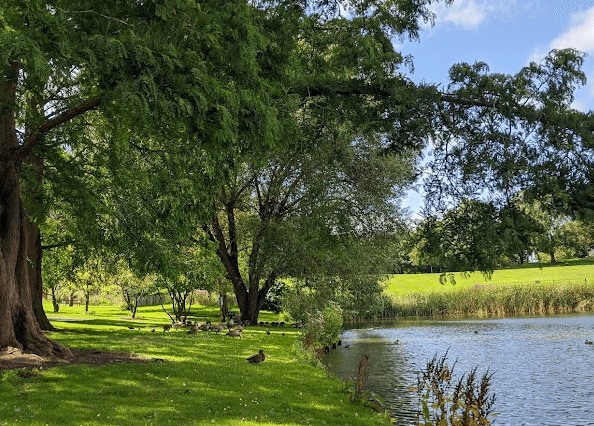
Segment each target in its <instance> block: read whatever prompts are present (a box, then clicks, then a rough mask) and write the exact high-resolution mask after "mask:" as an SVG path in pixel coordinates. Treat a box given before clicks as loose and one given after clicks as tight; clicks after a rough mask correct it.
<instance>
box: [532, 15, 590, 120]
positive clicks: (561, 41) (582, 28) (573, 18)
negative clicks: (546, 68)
mask: <svg viewBox="0 0 594 426" xmlns="http://www.w3.org/2000/svg"><path fill="white" fill-rule="evenodd" d="M565 48H573V49H577V50H579V51H581V52H585V53H587V54H588V55H589V56H586V58H585V61H586V62H585V64H584V68H583V70H584V71H586V75H587V76H588V77H589V78H588V84H587V85H586V87H585V88H583V89H581V90H579V91H578V92H577V93H576V99H575V101H574V102H573V104H572V108H575V109H577V110H580V111H587V110H588V109H590V108H592V105H593V103H594V81H593V80H594V79H593V78H592V75H594V74H593V73H592V72H593V71H594V67H593V66H592V56H594V7H590V8H589V9H586V10H583V11H579V12H576V13H573V14H571V15H569V25H568V29H567V31H565V32H563V33H562V34H560V35H558V36H557V37H555V38H554V39H553V40H551V41H550V42H549V43H548V44H547V45H540V46H536V47H535V48H534V49H533V50H532V53H531V54H530V57H529V60H530V61H534V62H539V61H541V60H542V59H543V58H544V57H545V56H546V54H547V53H548V52H549V51H550V50H551V49H565Z"/></svg>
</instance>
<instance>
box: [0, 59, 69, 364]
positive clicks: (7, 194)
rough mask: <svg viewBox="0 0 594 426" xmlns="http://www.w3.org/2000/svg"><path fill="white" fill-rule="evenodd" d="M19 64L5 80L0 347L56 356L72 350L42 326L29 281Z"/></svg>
mask: <svg viewBox="0 0 594 426" xmlns="http://www.w3.org/2000/svg"><path fill="white" fill-rule="evenodd" d="M19 71H20V64H19V63H17V62H13V63H12V64H11V65H10V67H9V69H7V70H5V72H6V76H5V78H4V79H0V347H7V346H12V347H16V348H20V349H23V350H25V351H30V352H33V353H37V354H41V355H44V356H49V357H52V358H70V357H72V352H71V351H70V350H69V349H68V348H66V347H64V346H62V345H60V344H58V343H56V342H53V341H51V340H50V339H48V338H47V337H46V336H45V335H44V334H43V332H42V331H41V327H40V326H39V323H38V322H37V319H36V316H35V310H34V308H33V298H32V294H31V285H30V280H29V266H28V260H27V256H28V254H29V245H28V222H27V217H26V214H25V209H24V207H23V203H22V201H21V185H20V176H21V165H22V161H23V158H24V157H23V156H21V155H19V153H18V151H19V149H20V146H19V142H18V137H17V133H16V121H15V113H14V106H15V105H16V91H17V80H18V73H19Z"/></svg>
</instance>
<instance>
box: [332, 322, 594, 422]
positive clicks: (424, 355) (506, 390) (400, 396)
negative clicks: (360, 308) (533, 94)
mask: <svg viewBox="0 0 594 426" xmlns="http://www.w3.org/2000/svg"><path fill="white" fill-rule="evenodd" d="M361 327H362V326H361ZM396 340H398V341H399V342H400V344H395V342H396ZM586 340H594V315H593V314H587V315H584V314H582V315H559V316H547V317H513V318H500V319H439V320H436V319H419V320H397V321H395V322H391V323H389V324H388V323H382V324H375V325H374V324H367V325H366V326H365V328H357V329H350V330H346V331H344V332H343V334H342V346H338V349H336V350H331V351H330V353H329V354H328V355H325V356H324V358H323V359H322V361H323V362H324V364H326V365H327V366H329V369H330V370H331V371H332V372H333V373H334V374H336V375H337V376H338V377H340V378H341V379H344V378H346V376H347V374H349V373H351V374H352V375H354V374H355V373H356V370H357V364H358V362H359V360H360V359H361V358H362V357H363V356H364V355H366V354H367V355H369V378H368V381H367V386H366V389H368V390H371V391H374V392H376V393H377V394H378V395H380V396H381V397H382V398H383V399H384V401H385V402H386V403H387V404H388V405H391V407H392V410H393V415H394V417H395V418H396V419H397V424H400V425H410V424H414V421H415V419H416V407H417V397H416V394H415V393H411V392H410V391H409V390H408V388H409V387H411V386H416V384H417V373H418V372H419V371H421V370H422V369H424V368H425V367H426V365H427V361H429V360H430V359H431V358H433V357H434V356H435V355H437V356H438V357H441V356H442V355H444V354H445V353H446V352H447V353H448V357H447V359H448V364H449V365H450V366H451V365H452V364H453V363H454V362H456V365H455V371H454V379H458V378H459V377H460V375H461V374H463V373H466V372H469V371H470V370H472V369H473V368H474V367H478V370H477V373H478V377H479V378H480V377H482V375H483V373H485V372H487V371H489V372H491V373H494V374H493V378H492V382H491V383H492V385H491V392H494V393H495V394H496V400H495V405H494V408H493V411H494V412H495V413H497V416H495V417H492V418H491V419H492V424H495V425H513V426H519V425H573V426H575V425H594V345H587V344H585V342H586ZM347 346H348V347H347Z"/></svg>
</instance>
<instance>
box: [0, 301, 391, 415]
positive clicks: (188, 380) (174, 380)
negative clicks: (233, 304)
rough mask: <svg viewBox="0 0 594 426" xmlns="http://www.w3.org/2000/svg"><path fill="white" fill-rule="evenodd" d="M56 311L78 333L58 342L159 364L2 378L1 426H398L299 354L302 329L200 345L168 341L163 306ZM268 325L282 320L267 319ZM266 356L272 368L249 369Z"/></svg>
mask: <svg viewBox="0 0 594 426" xmlns="http://www.w3.org/2000/svg"><path fill="white" fill-rule="evenodd" d="M46 308H47V309H48V310H47V311H46V312H48V316H49V317H50V320H51V322H52V324H54V325H55V326H56V327H58V328H61V329H62V328H63V329H68V330H70V331H61V332H54V333H48V334H49V336H50V338H52V339H54V340H56V341H59V342H61V343H63V344H65V345H66V346H69V347H72V348H92V349H95V350H98V351H115V352H127V353H134V354H137V355H139V356H142V357H147V358H150V359H151V360H152V361H150V362H147V363H143V364H135V363H128V362H119V363H114V364H112V365H106V366H99V367H98V366H90V365H64V366H59V367H54V368H50V369H44V368H42V369H33V370H27V371H26V372H24V371H16V370H8V371H1V372H0V425H13V424H24V425H131V424H139V425H168V424H172V425H178V426H179V425H306V424H311V425H341V426H342V425H388V424H390V423H389V420H388V419H387V418H386V417H385V416H384V415H378V413H377V412H375V411H373V410H372V409H370V408H368V407H364V406H363V405H361V404H359V403H351V402H350V401H349V394H348V393H347V392H346V391H345V387H344V385H343V384H342V383H341V382H339V381H338V380H336V379H334V378H331V377H329V376H328V375H327V374H326V373H325V371H323V370H322V369H321V368H319V367H317V366H313V365H311V364H310V363H308V362H307V361H306V359H305V357H304V356H303V355H302V354H300V352H299V350H298V349H296V348H298V347H299V344H298V343H296V342H297V339H298V332H297V331H296V330H295V329H293V328H290V327H285V328H280V327H271V328H269V329H268V330H269V331H270V334H267V333H266V330H267V329H266V328H265V327H259V326H252V327H246V330H245V331H244V333H243V336H242V338H232V337H230V336H225V335H224V333H221V334H220V335H216V334H214V333H212V332H209V333H208V334H206V333H201V334H198V335H197V336H195V337H191V336H189V335H187V334H186V332H185V331H184V329H181V330H178V331H174V330H173V331H170V332H163V331H162V328H161V327H160V326H161V325H162V324H167V323H169V322H170V321H169V318H168V317H167V316H166V314H165V313H164V312H163V310H162V309H161V307H160V306H158V307H143V308H140V309H139V311H138V313H137V318H136V319H130V318H129V313H127V312H125V311H122V310H120V309H119V308H117V307H96V306H93V307H91V308H90V314H91V315H85V314H84V307H81V306H75V307H72V308H70V307H67V306H63V307H61V309H60V312H59V313H57V314H53V313H51V314H50V312H51V309H50V307H49V306H47V307H46ZM192 310H193V311H195V314H196V315H195V316H194V317H193V319H197V320H199V321H203V320H206V319H209V320H210V321H212V322H213V323H214V322H216V321H217V314H218V308H217V307H216V306H215V307H209V306H199V307H196V309H195V308H194V307H193V308H192ZM52 318H53V319H52ZM260 319H261V320H263V321H277V320H278V316H277V315H274V314H272V313H266V312H265V313H263V314H262V315H261V317H260ZM128 327H135V329H134V330H130V329H129V328H128ZM138 327H140V330H138ZM151 328H155V332H151ZM283 333H284V335H283ZM259 349H263V350H264V352H265V354H266V356H267V358H266V360H265V361H264V362H263V363H261V364H249V363H247V362H246V361H245V358H247V357H248V356H249V355H251V354H253V353H256V352H258V350H259ZM338 350H341V349H338ZM355 369H356V365H354V366H353V370H355Z"/></svg>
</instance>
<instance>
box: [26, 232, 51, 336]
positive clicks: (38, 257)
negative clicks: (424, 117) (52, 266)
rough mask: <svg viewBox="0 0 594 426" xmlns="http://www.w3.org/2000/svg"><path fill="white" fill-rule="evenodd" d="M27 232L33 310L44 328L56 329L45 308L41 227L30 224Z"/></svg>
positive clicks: (47, 329) (48, 329)
mask: <svg viewBox="0 0 594 426" xmlns="http://www.w3.org/2000/svg"><path fill="white" fill-rule="evenodd" d="M27 232H28V240H29V261H30V268H29V286H30V289H31V298H32V303H33V312H34V314H35V318H37V323H38V324H39V326H40V327H41V329H42V330H45V331H55V330H56V328H55V327H54V326H53V325H51V323H50V322H49V319H48V318H47V315H46V314H45V310H44V309H43V279H42V277H41V261H42V257H43V249H42V247H41V233H40V232H39V227H38V226H37V225H36V224H34V223H29V224H28V227H27Z"/></svg>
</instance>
